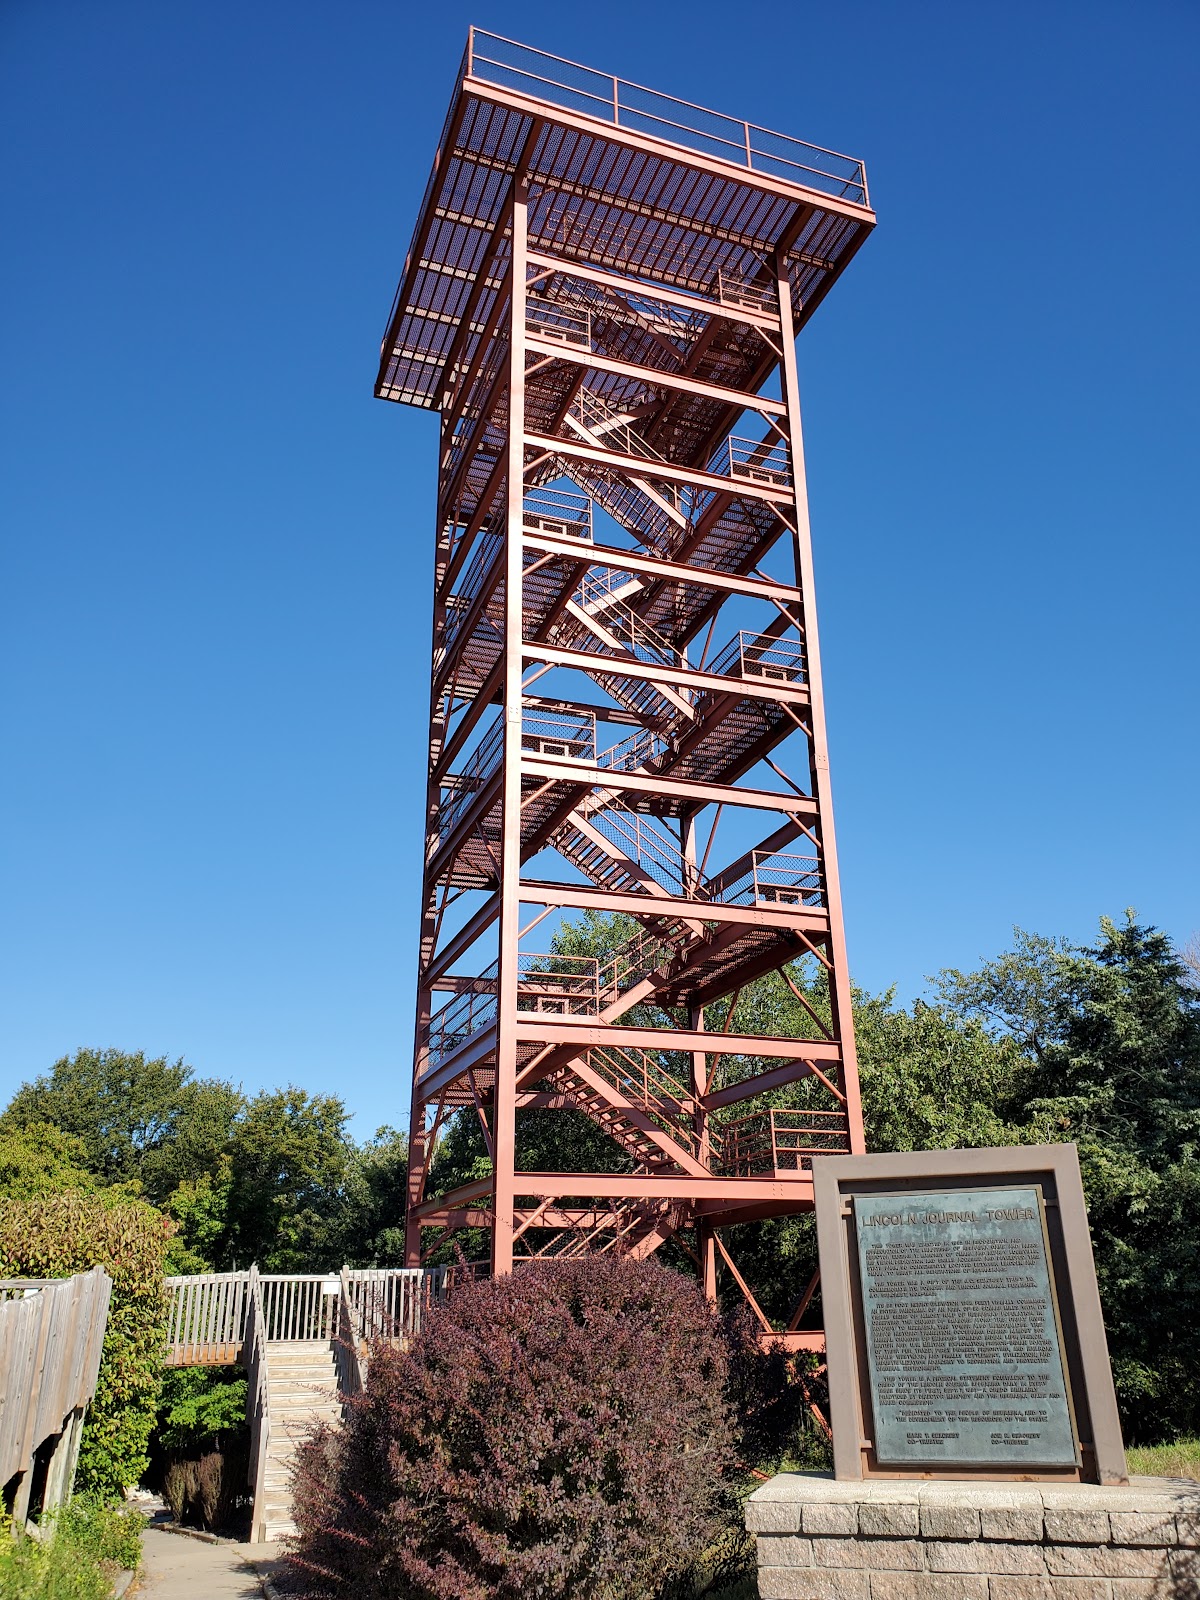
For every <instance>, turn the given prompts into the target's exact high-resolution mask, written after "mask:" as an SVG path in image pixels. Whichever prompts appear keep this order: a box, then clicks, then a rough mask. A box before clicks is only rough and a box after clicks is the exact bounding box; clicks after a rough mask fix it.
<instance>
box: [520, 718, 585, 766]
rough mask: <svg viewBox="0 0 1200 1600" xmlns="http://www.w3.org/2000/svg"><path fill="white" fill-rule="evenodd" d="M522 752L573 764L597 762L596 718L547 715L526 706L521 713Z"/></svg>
mask: <svg viewBox="0 0 1200 1600" xmlns="http://www.w3.org/2000/svg"><path fill="white" fill-rule="evenodd" d="M521 749H522V750H533V751H536V752H537V754H538V755H542V756H559V757H566V758H567V759H568V760H571V761H594V760H595V758H596V717H595V714H594V713H592V712H584V711H570V712H567V711H545V710H543V709H542V708H541V707H539V706H526V707H525V709H524V710H523V711H522V713H521Z"/></svg>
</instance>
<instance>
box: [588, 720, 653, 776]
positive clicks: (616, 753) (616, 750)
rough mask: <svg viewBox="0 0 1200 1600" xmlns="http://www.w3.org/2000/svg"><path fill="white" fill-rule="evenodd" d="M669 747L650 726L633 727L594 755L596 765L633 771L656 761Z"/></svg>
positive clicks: (610, 769) (620, 770)
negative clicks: (621, 737)
mask: <svg viewBox="0 0 1200 1600" xmlns="http://www.w3.org/2000/svg"><path fill="white" fill-rule="evenodd" d="M669 749H670V744H669V742H668V741H667V740H666V739H664V738H663V737H662V735H661V734H658V733H654V732H653V731H652V730H651V729H650V728H635V729H634V731H633V732H632V733H631V734H629V735H628V737H627V738H624V739H622V740H621V741H620V742H619V743H618V744H614V745H610V746H609V748H608V749H607V750H601V751H600V753H599V755H598V756H597V757H596V765H597V766H598V767H605V768H607V769H608V771H610V772H634V771H636V770H637V769H638V768H639V767H644V766H646V765H647V764H648V763H649V762H651V761H656V760H657V759H658V757H659V756H661V755H662V754H663V753H664V752H665V751H666V750H669Z"/></svg>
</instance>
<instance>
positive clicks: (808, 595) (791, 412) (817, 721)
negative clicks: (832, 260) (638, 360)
mask: <svg viewBox="0 0 1200 1600" xmlns="http://www.w3.org/2000/svg"><path fill="white" fill-rule="evenodd" d="M775 282H776V286H777V288H778V292H779V321H780V330H781V332H782V335H783V339H782V348H783V361H782V363H781V365H780V377H781V388H782V394H783V399H784V403H785V404H786V406H787V426H788V444H789V448H790V451H791V458H792V483H793V485H794V486H795V500H794V504H795V511H796V537H795V553H796V584H797V586H798V588H799V589H800V592H801V595H802V596H803V599H802V601H801V605H802V608H803V621H804V653H805V657H806V659H807V671H808V685H809V696H810V707H809V715H810V720H811V726H812V738H811V740H810V748H811V756H812V769H811V771H812V792H813V794H814V795H815V796H816V798H817V808H818V815H819V817H820V828H821V834H820V838H821V860H822V866H823V869H824V879H825V899H826V906H827V909H828V913H829V957H830V961H831V964H832V968H833V970H832V971H831V973H830V974H829V1001H830V1006H831V1008H832V1012H833V1027H834V1033H835V1035H836V1036H837V1038H838V1040H839V1041H840V1043H841V1047H842V1064H841V1065H842V1083H841V1090H842V1093H843V1094H844V1095H845V1097H846V1120H847V1125H848V1131H849V1135H850V1150H851V1153H852V1154H854V1155H859V1154H862V1153H863V1152H864V1151H865V1149H866V1141H865V1138H864V1135H863V1120H862V1099H861V1097H860V1094H859V1088H858V1052H857V1050H856V1048H855V1043H854V1012H853V1008H852V1005H851V994H850V971H849V967H848V965H847V959H846V927H845V923H844V921H843V919H842V885H841V878H840V876H839V874H838V861H837V841H836V838H835V835H834V827H833V797H832V792H831V788H830V783H829V741H828V738H827V736H826V732H825V693H824V689H823V687H822V680H821V650H820V644H819V640H818V636H817V607H816V598H815V596H816V586H815V580H814V577H813V559H812V526H811V522H810V519H809V514H808V474H807V471H806V468H805V462H804V429H803V425H802V423H801V418H800V382H799V378H798V376H797V372H796V333H795V328H794V326H793V323H792V285H791V280H790V279H789V277H788V274H787V269H786V266H785V264H784V263H783V262H780V261H777V262H776V272H775Z"/></svg>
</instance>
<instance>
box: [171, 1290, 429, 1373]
mask: <svg viewBox="0 0 1200 1600" xmlns="http://www.w3.org/2000/svg"><path fill="white" fill-rule="evenodd" d="M445 1280H446V1273H445V1269H444V1268H441V1267H431V1268H424V1267H380V1268H357V1267H343V1268H342V1269H341V1272H340V1274H334V1273H322V1272H302V1273H282V1272H261V1273H260V1272H259V1271H258V1268H257V1267H251V1268H249V1270H248V1271H245V1272H205V1273H199V1274H196V1275H194V1276H191V1277H182V1278H168V1279H167V1293H168V1294H169V1296H170V1300H171V1306H170V1316H169V1319H168V1349H167V1357H166V1359H167V1365H168V1366H174V1367H195V1366H221V1365H231V1364H235V1363H240V1364H241V1365H243V1366H244V1365H245V1364H246V1361H247V1359H248V1356H249V1345H250V1342H251V1341H250V1333H251V1329H252V1327H253V1330H254V1332H255V1337H257V1336H258V1330H259V1329H261V1333H262V1340H263V1343H264V1344H275V1343H278V1342H280V1341H282V1340H297V1339H299V1340H311V1339H321V1340H324V1339H331V1340H338V1339H341V1340H345V1339H346V1337H347V1334H348V1333H349V1332H350V1331H351V1330H353V1332H354V1334H355V1336H356V1337H357V1339H358V1340H359V1341H360V1344H361V1345H362V1348H363V1349H364V1350H365V1349H366V1348H367V1347H368V1346H369V1345H370V1344H372V1343H374V1342H375V1341H377V1340H379V1339H389V1340H394V1339H410V1338H412V1336H413V1335H414V1334H416V1333H419V1332H420V1329H421V1318H422V1314H423V1312H424V1308H425V1307H426V1306H427V1305H428V1304H429V1303H430V1302H431V1301H432V1300H436V1299H439V1298H440V1297H441V1295H442V1294H443V1293H444V1291H445ZM255 1284H256V1285H257V1292H258V1310H257V1313H256V1320H254V1322H253V1324H252V1322H251V1289H252V1285H255Z"/></svg>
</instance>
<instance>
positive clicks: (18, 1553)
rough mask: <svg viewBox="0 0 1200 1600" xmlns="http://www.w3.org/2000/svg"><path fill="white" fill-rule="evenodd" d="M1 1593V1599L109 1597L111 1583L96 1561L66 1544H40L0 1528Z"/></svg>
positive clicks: (98, 1599) (88, 1599)
mask: <svg viewBox="0 0 1200 1600" xmlns="http://www.w3.org/2000/svg"><path fill="white" fill-rule="evenodd" d="M0 1595H2V1596H3V1600H110V1596H111V1595H112V1582H111V1580H110V1578H109V1575H108V1574H107V1573H106V1572H105V1571H104V1569H103V1568H102V1567H101V1566H99V1565H98V1564H97V1563H96V1562H95V1561H89V1560H88V1559H87V1558H86V1557H85V1558H82V1559H81V1557H80V1556H79V1554H78V1553H77V1552H76V1551H74V1550H72V1549H70V1547H69V1546H68V1545H66V1544H58V1543H52V1544H41V1543H39V1541H38V1540H37V1539H30V1538H29V1537H28V1536H27V1535H26V1534H24V1533H19V1534H17V1536H16V1538H15V1539H14V1538H10V1536H9V1535H8V1533H7V1532H6V1531H5V1529H3V1528H2V1527H0Z"/></svg>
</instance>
